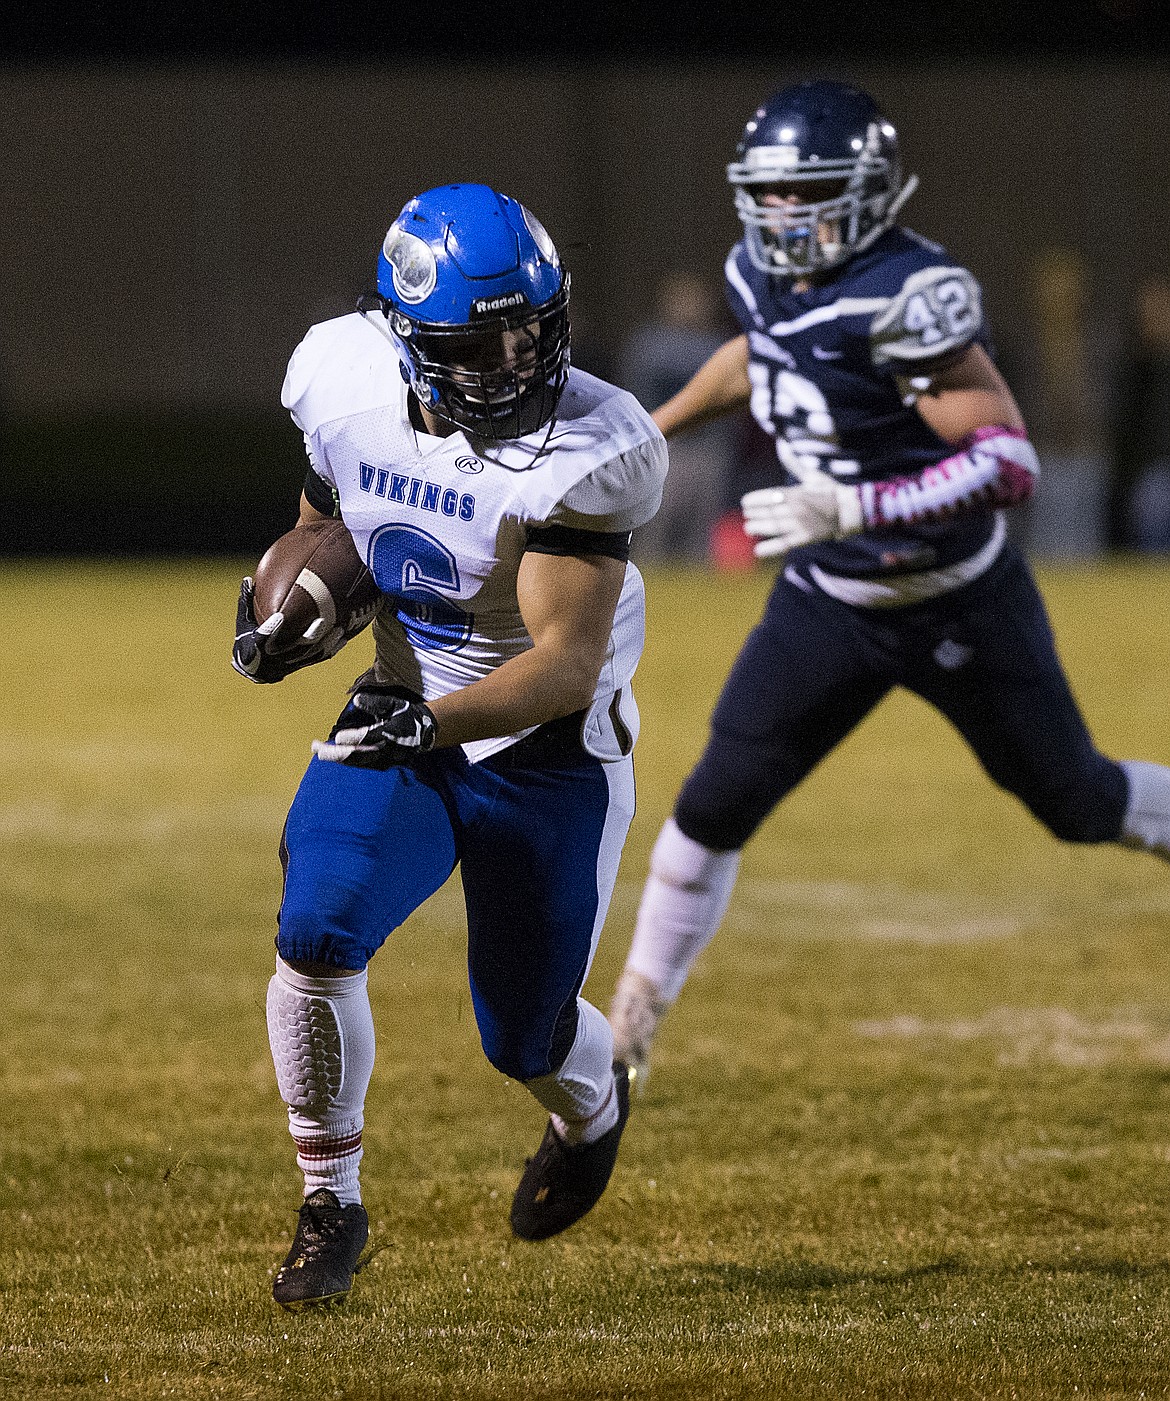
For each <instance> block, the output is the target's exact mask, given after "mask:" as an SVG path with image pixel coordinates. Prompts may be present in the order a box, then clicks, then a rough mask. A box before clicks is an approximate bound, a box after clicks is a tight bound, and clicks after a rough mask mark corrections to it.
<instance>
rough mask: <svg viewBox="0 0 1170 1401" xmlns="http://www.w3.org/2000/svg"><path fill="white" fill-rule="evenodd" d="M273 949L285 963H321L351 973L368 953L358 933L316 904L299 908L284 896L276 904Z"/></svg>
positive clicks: (368, 950) (364, 961) (362, 966)
mask: <svg viewBox="0 0 1170 1401" xmlns="http://www.w3.org/2000/svg"><path fill="white" fill-rule="evenodd" d="M276 951H277V953H278V954H279V955H280V957H281V958H282V959H283V960H284V961H285V962H286V963H323V964H325V966H326V967H328V968H345V969H348V970H349V971H351V972H355V973H356V972H360V971H361V969H363V968H364V967H365V966H366V964H367V963H368V962H369V961H370V954H371V952H372V950H370V949H368V948H367V947H366V946H365V944H364V942H363V940H362V939H361V938H360V937H359V936H357V935H354V934H352V933H350V932H349V931H348V930H347V929H346V928H345V927H344V925H343V924H342V923H341V922H340V921H338V920H337V919H331V918H330V917H329V916H328V914H326V913H323V912H322V910H321V909H320V908H319V907H315V906H313V905H306V906H304V907H302V906H300V905H299V904H294V903H293V902H292V901H291V900H290V899H288V897H287V896H286V898H285V900H284V903H283V904H282V905H281V907H280V927H279V931H278V933H277V936H276Z"/></svg>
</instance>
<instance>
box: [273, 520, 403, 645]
mask: <svg viewBox="0 0 1170 1401" xmlns="http://www.w3.org/2000/svg"><path fill="white" fill-rule="evenodd" d="M255 586H256V589H255V597H254V600H253V602H254V607H255V610H256V621H257V622H258V623H262V622H264V621H265V619H267V618H270V617H271V616H272V614H273V613H276V612H280V613H283V615H284V623H283V625H282V626H281V628H280V631H279V633H278V634H277V636H276V637H275V638H274V639H273V643H274V646H273V650H274V651H281V650H283V649H285V648H288V647H293V646H296V645H298V644H299V643H301V642H302V641H304V640H308V641H310V642H316V641H318V640H319V639H320V638H321V637H322V636H323V635H324V634H325V633H327V632H329V631H330V630H332V629H333V628H335V627H337V628H340V629H341V630H342V632H343V633H344V634H345V636H346V637H353V636H354V635H355V634H356V633H359V632H361V630H362V629H363V628H364V627H366V626H368V625H369V624H370V623H371V622H373V620H374V614H375V613H376V612H377V611H378V605H379V604H380V603H381V601H382V595H381V593H380V591H379V589H378V586H377V584H376V583H375V582H374V576H373V575H372V574H371V573H370V571H369V570H368V569H367V568H366V566H365V565H364V564H363V563H362V559H361V556H360V555H359V554H358V552H357V549H356V547H355V546H354V543H353V536H352V535H350V533H349V531H348V530H347V529H346V527H345V523H344V522H343V521H339V520H331V521H313V522H312V523H311V524H308V525H299V526H297V527H296V528H295V529H293V530H290V531H288V533H287V534H285V535H282V536H281V537H280V539H279V540H277V541H276V542H275V543H274V544H272V545H271V546H269V548H268V549H267V550H266V551H265V554H264V557H263V558H262V559H261V561H260V563H259V564H258V565H257V566H256V574H255Z"/></svg>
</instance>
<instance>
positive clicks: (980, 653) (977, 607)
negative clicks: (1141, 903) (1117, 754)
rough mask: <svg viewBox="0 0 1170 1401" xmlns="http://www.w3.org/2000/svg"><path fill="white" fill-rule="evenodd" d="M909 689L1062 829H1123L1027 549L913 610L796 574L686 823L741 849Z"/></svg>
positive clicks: (726, 709)
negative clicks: (870, 601)
mask: <svg viewBox="0 0 1170 1401" xmlns="http://www.w3.org/2000/svg"><path fill="white" fill-rule="evenodd" d="M895 686H903V687H905V688H906V689H907V690H909V691H913V692H914V693H915V695H918V696H921V697H922V698H923V700H925V701H927V702H929V703H930V704H931V705H933V706H935V707H936V708H937V709H938V710H939V711H941V712H942V714H943V715H945V716H946V717H947V719H948V720H950V721H951V723H952V724H953V725H954V726H955V727H956V729H958V731H959V732H960V734H962V736H963V738H964V739H965V740H966V741H967V743H968V744H969V745H970V746H971V748H972V749H973V750H974V752H975V754H976V755H977V757H978V759H979V761H980V763H981V764H982V765H983V767H984V769H985V770H986V771H987V773H988V774H989V776H990V777H991V778H992V779H993V780H994V781H995V782H996V783H997V784H999V785H1000V786H1001V787H1002V788H1005V789H1007V790H1008V792H1010V793H1014V794H1015V796H1016V797H1017V798H1019V799H1020V800H1021V802H1023V803H1024V804H1026V806H1027V807H1028V808H1029V809H1030V810H1031V812H1032V813H1033V814H1034V815H1035V816H1036V817H1037V818H1038V819H1039V820H1040V821H1041V822H1042V823H1044V825H1045V826H1046V827H1048V828H1049V829H1050V830H1051V831H1052V832H1053V833H1055V835H1056V836H1058V837H1061V838H1063V839H1064V840H1066V841H1073V842H1103V841H1112V840H1114V839H1116V838H1117V836H1118V835H1119V834H1120V831H1121V824H1122V819H1123V816H1124V812H1125V804H1126V796H1127V784H1126V779H1125V775H1124V773H1123V771H1122V770H1121V768H1120V766H1119V765H1118V764H1116V763H1114V762H1113V761H1112V760H1111V759H1108V758H1106V757H1105V756H1104V755H1103V754H1101V753H1100V752H1099V751H1098V750H1097V748H1096V746H1095V745H1094V743H1093V741H1092V738H1091V737H1090V735H1089V732H1088V729H1087V728H1086V726H1085V722H1084V720H1083V719H1082V718H1081V714H1080V711H1079V710H1078V708H1077V704H1076V701H1075V700H1074V698H1073V696H1072V693H1071V691H1070V690H1069V685H1068V681H1067V680H1066V678H1065V675H1064V671H1063V668H1062V667H1061V664H1060V660H1059V658H1058V657H1057V654H1056V646H1055V643H1054V641H1053V637H1052V630H1051V628H1050V626H1049V623H1048V617H1047V614H1046V612H1045V608H1044V604H1043V601H1042V599H1041V598H1040V594H1039V592H1038V590H1037V588H1036V585H1035V583H1034V582H1033V580H1032V577H1031V574H1030V572H1029V570H1028V568H1027V565H1026V564H1025V563H1024V560H1023V558H1022V557H1021V556H1020V554H1019V552H1018V551H1017V550H1016V549H1015V548H1014V547H1013V546H1011V545H1009V546H1007V547H1005V549H1004V552H1003V553H1002V554H1001V555H1000V557H999V559H998V560H997V561H996V562H995V564H994V565H992V567H991V568H990V569H989V570H988V571H987V573H986V574H984V575H982V576H981V577H980V578H979V579H976V580H975V581H973V582H972V583H970V584H968V585H966V586H964V587H963V588H961V589H956V590H955V591H954V592H953V593H950V594H946V595H944V596H943V597H941V598H938V599H932V600H930V601H928V602H925V603H920V604H912V605H910V606H908V607H904V608H884V609H876V608H875V609H866V608H856V607H851V606H850V605H848V604H844V603H840V602H838V601H837V600H836V599H833V598H830V597H828V596H827V595H826V594H824V593H822V592H821V591H820V590H819V589H817V588H816V587H815V586H814V585H812V584H811V583H809V582H808V581H806V580H805V579H803V578H802V577H800V576H799V575H797V578H796V582H794V581H793V579H792V578H786V577H785V576H784V575H783V574H782V575H781V576H780V577H779V578H778V579H777V581H776V586H775V588H774V589H773V591H772V594H771V595H770V597H769V599H768V603H767V606H766V608H765V611H764V616H763V618H762V619H761V621H760V623H759V624H758V625H757V626H756V628H755V629H754V630H753V631H752V632H751V634H750V635H749V637H748V639H747V641H746V642H745V643H744V646H743V649H742V651H741V652H740V654H739V657H738V658H737V660H736V662H735V664H734V666H733V667H732V670H731V673H730V675H729V676H728V678H727V681H726V684H725V685H724V687H723V691H722V693H721V695H720V697H719V700H718V702H717V704H716V706H715V712H714V715H713V717H712V721H711V736H710V740H709V742H708V744H707V747H706V750H705V751H704V753H703V755H702V757H701V758H700V759H699V762H698V764H697V765H696V767H695V768H694V770H693V771H692V773H691V775H690V777H689V778H688V779H687V781H686V783H685V784H684V786H683V789H682V792H681V794H680V795H679V799H678V803H677V805H676V808H675V821H676V822H677V823H678V826H679V827H680V828H681V830H682V831H683V832H684V833H685V834H686V835H687V836H688V837H690V838H691V839H692V840H694V841H697V842H701V843H702V844H703V845H704V846H707V847H710V848H712V849H713V850H717V851H732V850H738V848H740V847H741V846H743V844H744V843H745V842H746V841H747V840H748V838H749V837H750V836H751V835H752V833H753V832H754V831H755V830H756V828H757V827H758V826H759V824H760V823H761V822H762V821H763V820H764V818H765V817H766V816H767V815H768V813H769V812H771V810H772V809H773V808H774V807H775V806H776V804H777V803H778V802H779V801H780V800H781V799H782V798H783V797H784V795H785V794H786V793H788V792H790V791H791V790H792V789H793V788H795V787H796V785H797V784H798V783H800V781H801V780H802V779H803V778H804V777H805V776H806V775H807V774H808V773H809V772H811V770H812V769H813V768H814V767H815V766H816V765H817V764H818V763H819V762H820V761H821V759H823V758H824V757H825V755H827V754H828V753H829V751H830V750H832V749H833V748H834V747H835V746H836V745H837V744H839V743H840V742H841V740H843V739H844V738H845V736H846V735H847V734H849V732H850V731H851V730H852V729H853V728H854V726H856V725H857V724H859V723H860V721H861V720H863V719H864V718H865V716H866V715H867V714H868V713H869V712H870V710H872V709H873V707H874V706H875V705H876V704H877V703H878V702H879V701H880V700H881V699H882V698H883V697H884V696H885V695H886V694H887V693H888V692H889V691H890V690H892V689H893V688H894V687H895Z"/></svg>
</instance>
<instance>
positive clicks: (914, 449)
mask: <svg viewBox="0 0 1170 1401" xmlns="http://www.w3.org/2000/svg"><path fill="white" fill-rule="evenodd" d="M724 271H725V273H726V288H727V296H728V300H729V302H730V304H731V308H732V310H733V312H734V313H735V315H736V317H737V319H738V320H739V322H740V325H741V326H742V327H743V329H744V331H745V332H746V333H747V337H748V345H749V348H750V360H749V365H748V371H749V374H750V376H751V383H752V396H751V411H752V415H753V417H754V418H755V419H756V421H757V422H758V423H759V425H760V427H761V428H763V430H764V431H765V432H766V433H768V434H769V435H770V436H771V437H772V438H773V439H774V440H775V443H776V455H777V457H778V458H779V461H780V467H781V475H780V477H779V478H778V485H783V484H795V483H797V482H799V481H800V479H801V478H802V477H803V476H805V475H807V474H808V473H809V472H811V471H814V470H819V471H822V472H827V473H829V474H830V475H831V476H833V477H834V478H836V479H837V480H838V481H842V482H864V481H881V480H884V479H887V478H890V477H900V476H907V475H909V474H911V473H916V472H920V471H922V470H923V468H925V467H929V466H931V465H933V464H934V463H936V462H940V461H942V459H943V458H945V457H949V456H950V455H951V454H952V453H953V452H954V448H953V447H952V446H951V445H950V444H948V443H946V442H945V441H944V440H943V439H942V438H940V437H939V436H938V435H937V434H936V433H934V432H933V431H932V430H931V429H930V428H928V427H927V425H926V423H925V422H923V420H922V418H921V417H920V415H919V414H918V412H917V411H916V410H915V408H914V407H913V405H912V404H906V403H904V402H903V399H902V395H901V394H900V393H899V391H898V386H897V384H896V382H895V381H896V377H898V376H901V377H903V378H906V377H912V376H913V375H914V373H915V366H916V365H918V366H923V365H926V364H929V362H931V361H935V360H938V359H939V358H940V357H941V356H945V355H947V354H949V353H952V352H955V351H959V350H961V349H962V348H964V347H965V346H967V345H970V344H971V343H972V342H975V341H978V342H979V343H981V344H983V345H984V346H987V345H988V344H989V338H988V332H987V328H986V326H985V323H984V318H983V309H982V298H981V296H980V290H979V284H978V283H977V282H976V281H975V279H974V278H973V277H972V276H971V274H970V273H969V272H967V270H966V269H965V268H961V267H957V266H955V264H954V263H952V262H951V260H950V259H949V258H948V256H947V253H946V250H945V249H943V248H941V247H940V246H939V245H938V244H937V243H931V242H930V241H929V240H928V239H924V238H922V237H920V236H919V235H918V234H915V233H912V232H911V231H910V230H908V229H902V228H892V229H889V230H887V232H886V233H884V234H883V235H882V236H881V237H880V238H879V239H877V240H876V241H875V242H874V243H873V244H872V246H871V247H869V248H867V249H866V250H864V251H863V252H862V253H859V254H857V256H856V257H854V258H852V259H850V260H849V262H847V263H846V264H845V265H844V266H843V267H842V268H841V269H840V271H839V272H837V273H836V274H835V275H834V276H832V277H830V278H829V279H827V280H826V281H824V282H821V283H819V284H818V285H815V286H813V287H810V288H809V289H808V290H807V291H803V292H794V291H792V290H791V283H789V282H786V281H784V280H782V279H779V278H775V277H772V276H769V275H768V274H767V273H764V272H761V271H760V270H759V269H758V268H756V267H754V266H753V265H752V263H751V260H750V259H749V258H748V256H747V252H746V250H745V249H744V246H743V243H742V242H741V243H737V244H736V245H735V247H734V248H733V249H732V250H731V253H730V254H729V255H728V259H727V263H726V266H725V269H724ZM994 524H995V512H994V511H993V510H992V509H990V508H987V509H979V510H974V511H968V512H965V513H963V514H961V515H958V516H956V517H955V518H954V519H953V520H949V521H941V522H933V523H930V524H923V525H913V526H897V527H892V528H891V527H885V528H883V529H881V530H878V531H866V532H864V533H863V534H861V535H856V536H853V537H852V538H850V539H847V540H841V541H826V542H824V543H822V544H817V545H808V546H805V547H804V548H803V549H800V550H796V551H794V552H793V553H792V555H791V556H789V560H790V563H793V564H801V563H816V564H818V565H819V566H821V568H822V569H824V570H827V571H828V572H830V573H832V574H839V575H846V576H849V577H853V578H869V577H880V576H882V575H889V574H904V573H910V572H915V571H918V570H923V569H934V568H939V567H943V566H946V565H951V564H956V563H958V562H959V561H960V560H963V559H966V558H967V557H968V556H970V555H973V554H975V553H976V551H978V550H979V549H980V548H981V547H982V546H983V545H985V544H986V543H987V541H988V539H989V538H990V536H991V532H992V530H993V528H994Z"/></svg>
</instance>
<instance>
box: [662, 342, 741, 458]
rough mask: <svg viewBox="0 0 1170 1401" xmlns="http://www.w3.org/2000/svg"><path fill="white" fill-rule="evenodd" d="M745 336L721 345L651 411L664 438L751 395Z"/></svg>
mask: <svg viewBox="0 0 1170 1401" xmlns="http://www.w3.org/2000/svg"><path fill="white" fill-rule="evenodd" d="M751 392H752V386H751V380H750V379H749V378H748V343H747V337H746V336H737V337H736V338H735V339H734V340H731V341H728V342H727V343H726V344H725V345H721V346H720V347H719V349H718V350H717V351H716V352H715V353H714V355H712V356H711V358H710V359H709V360H708V361H707V362H706V364H705V365H703V366H702V367H701V368H700V369H699V370H697V371H696V372H695V374H694V375H693V376H692V377H691V379H690V380H688V381H687V383H686V384H685V385H683V387H682V388H681V389H680V390H679V392H678V393H677V394H676V395H674V397H673V398H671V399H668V400H667V401H666V403H665V404H663V405H662V407H661V408H659V409H656V410H655V412H654V415H653V417H654V422H655V423H657V425H658V428H659V431H660V432H661V433H662V435H663V437H664V438H670V437H673V436H674V435H675V434H676V433H685V432H686V431H688V430H689V429H692V428H699V427H701V426H702V425H703V424H704V423H709V422H710V421H711V419H713V418H719V417H720V416H721V415H722V414H725V413H728V412H729V411H730V410H731V409H736V408H740V407H741V406H742V405H744V404H746V403H747V402H748V400H749V399H750V398H751Z"/></svg>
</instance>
